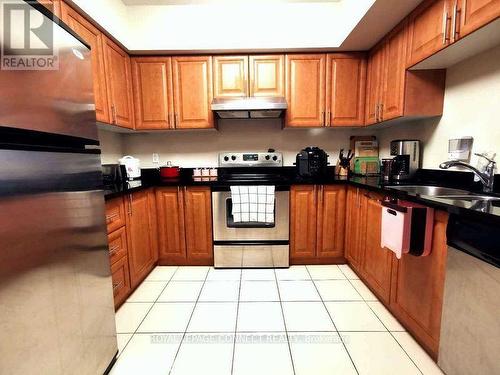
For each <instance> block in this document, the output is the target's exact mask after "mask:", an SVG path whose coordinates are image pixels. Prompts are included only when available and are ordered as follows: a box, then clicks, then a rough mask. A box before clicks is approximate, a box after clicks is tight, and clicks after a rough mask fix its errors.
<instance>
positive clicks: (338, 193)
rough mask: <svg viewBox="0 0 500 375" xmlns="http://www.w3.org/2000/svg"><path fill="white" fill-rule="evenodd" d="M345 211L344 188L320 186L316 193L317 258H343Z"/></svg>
mask: <svg viewBox="0 0 500 375" xmlns="http://www.w3.org/2000/svg"><path fill="white" fill-rule="evenodd" d="M345 211H346V188H345V186H342V185H341V186H334V185H325V186H321V188H320V190H319V193H318V231H317V235H318V237H317V243H316V253H317V257H318V258H342V257H343V256H344V230H345Z"/></svg>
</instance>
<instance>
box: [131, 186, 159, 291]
mask: <svg viewBox="0 0 500 375" xmlns="http://www.w3.org/2000/svg"><path fill="white" fill-rule="evenodd" d="M126 204H127V205H128V215H127V224H126V228H127V235H128V258H129V267H130V283H131V286H132V288H135V287H136V286H137V285H138V284H139V283H140V282H141V281H142V280H143V279H144V278H145V277H146V276H147V274H148V273H149V272H150V271H151V270H152V269H153V267H154V266H155V264H156V262H157V260H158V248H157V223H156V202H155V194H154V191H153V189H147V190H143V191H139V192H135V193H132V194H128V195H127V197H126Z"/></svg>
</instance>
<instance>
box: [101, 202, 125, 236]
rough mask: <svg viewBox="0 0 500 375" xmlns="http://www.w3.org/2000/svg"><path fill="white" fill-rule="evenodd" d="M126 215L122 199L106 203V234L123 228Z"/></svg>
mask: <svg viewBox="0 0 500 375" xmlns="http://www.w3.org/2000/svg"><path fill="white" fill-rule="evenodd" d="M126 215H127V214H126V213H125V205H124V203H123V198H122V197H118V198H114V199H110V200H108V201H106V225H107V228H108V233H111V232H113V231H115V230H117V229H118V228H121V227H123V226H124V225H125V220H126V219H125V218H126Z"/></svg>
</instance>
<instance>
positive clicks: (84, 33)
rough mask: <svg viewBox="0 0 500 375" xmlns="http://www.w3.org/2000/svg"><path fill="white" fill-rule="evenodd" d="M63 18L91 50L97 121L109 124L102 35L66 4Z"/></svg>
mask: <svg viewBox="0 0 500 375" xmlns="http://www.w3.org/2000/svg"><path fill="white" fill-rule="evenodd" d="M61 18H62V20H63V21H64V22H65V23H66V24H67V25H68V26H69V27H71V29H72V30H73V31H74V32H75V33H77V34H78V35H79V36H80V37H81V38H82V39H83V40H85V42H86V43H87V44H88V45H89V46H90V48H91V51H90V53H91V59H92V77H93V84H94V102H95V113H96V119H97V121H100V122H105V123H109V122H110V121H111V119H110V112H109V104H108V92H107V89H106V73H105V70H104V50H103V37H102V33H101V32H100V31H99V30H98V29H97V28H96V27H95V26H94V25H92V24H91V23H90V22H88V21H87V20H86V19H85V18H83V17H82V16H80V14H78V13H77V12H76V11H75V10H73V8H71V7H70V6H68V5H67V4H66V3H64V2H63V3H62V4H61Z"/></svg>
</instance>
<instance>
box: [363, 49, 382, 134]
mask: <svg viewBox="0 0 500 375" xmlns="http://www.w3.org/2000/svg"><path fill="white" fill-rule="evenodd" d="M384 53H385V44H383V43H382V44H380V45H378V46H377V47H375V48H374V49H373V50H372V51H371V52H370V55H369V58H368V68H367V79H366V103H365V104H366V108H365V117H366V119H365V124H366V125H371V124H375V123H376V122H378V121H379V108H380V104H381V102H382V98H381V93H382V89H383V87H382V82H383V81H382V76H383V64H384Z"/></svg>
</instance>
